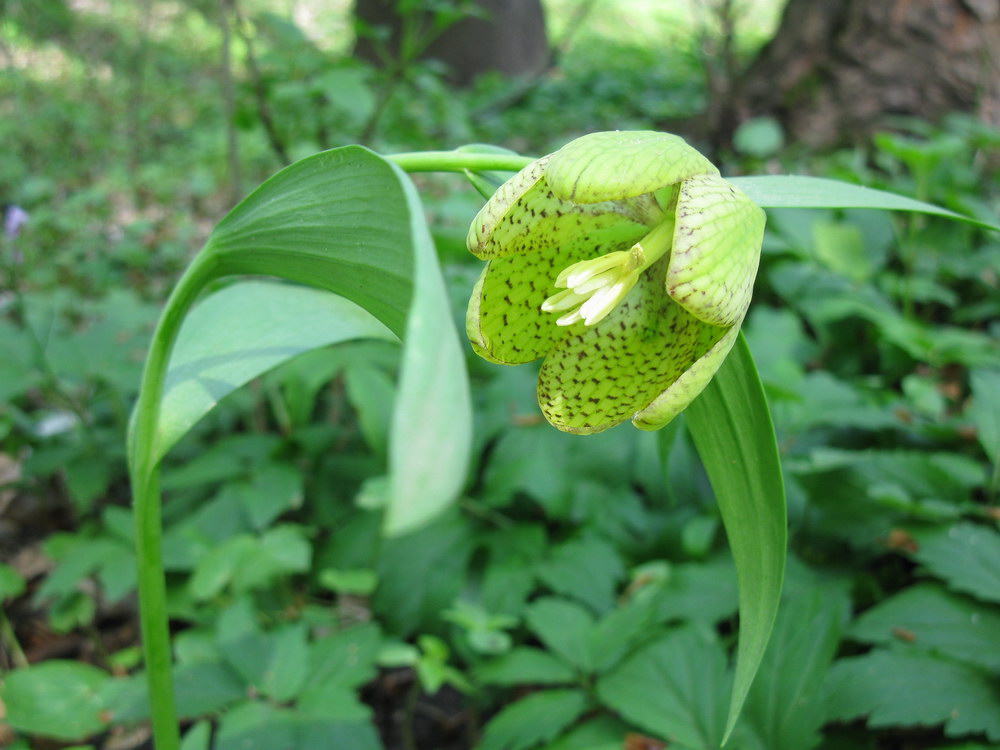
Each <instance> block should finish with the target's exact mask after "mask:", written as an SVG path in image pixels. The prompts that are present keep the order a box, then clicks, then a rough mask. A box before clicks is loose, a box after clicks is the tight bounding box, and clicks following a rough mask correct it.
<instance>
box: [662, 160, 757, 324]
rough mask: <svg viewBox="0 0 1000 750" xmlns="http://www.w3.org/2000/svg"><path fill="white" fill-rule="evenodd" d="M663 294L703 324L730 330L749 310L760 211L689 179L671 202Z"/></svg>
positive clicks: (714, 185)
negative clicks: (671, 235)
mask: <svg viewBox="0 0 1000 750" xmlns="http://www.w3.org/2000/svg"><path fill="white" fill-rule="evenodd" d="M676 216H677V223H676V229H675V230H674V246H673V250H671V253H670V264H669V265H668V266H667V282H666V283H667V293H668V294H669V295H670V296H671V297H673V298H674V299H675V300H677V302H678V303H679V304H681V305H683V306H684V307H685V308H687V310H688V311H690V312H691V313H692V314H693V315H695V316H696V317H697V318H699V319H700V320H703V321H705V322H706V323H711V324H712V325H717V326H727V327H728V326H732V325H734V324H735V323H736V322H737V321H739V320H742V319H743V316H744V315H745V314H746V311H747V306H748V305H749V304H750V296H751V294H752V293H753V281H754V277H755V276H756V275H757V264H758V263H759V261H760V245H761V241H762V239H763V236H764V221H765V218H766V217H765V214H764V211H763V210H762V209H761V208H760V207H759V206H757V204H756V203H754V202H753V201H751V200H750V199H749V198H748V197H747V196H746V195H745V194H744V193H743V191H742V190H740V189H739V188H737V187H736V186H735V185H733V184H732V183H730V182H727V181H726V180H724V179H722V178H721V177H716V176H714V175H702V176H698V177H692V178H691V179H689V180H686V181H685V182H683V183H682V184H681V186H680V193H679V194H678V197H677V214H676Z"/></svg>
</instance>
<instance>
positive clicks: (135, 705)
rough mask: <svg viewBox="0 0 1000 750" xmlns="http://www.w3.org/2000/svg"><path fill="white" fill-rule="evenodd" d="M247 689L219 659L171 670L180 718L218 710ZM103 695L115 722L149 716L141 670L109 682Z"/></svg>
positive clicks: (143, 676)
mask: <svg viewBox="0 0 1000 750" xmlns="http://www.w3.org/2000/svg"><path fill="white" fill-rule="evenodd" d="M246 691H247V686H246V683H244V682H243V681H242V680H241V679H240V677H239V675H238V674H236V672H234V671H233V670H232V669H231V668H230V667H229V665H228V664H224V663H223V662H220V661H215V662H200V663H196V664H184V665H181V666H179V667H178V668H177V669H176V670H175V672H174V696H175V700H176V701H177V715H178V716H179V717H181V718H195V717H198V716H205V715H207V714H212V713H215V712H217V711H220V710H222V709H223V708H225V707H226V706H229V705H231V704H233V703H235V702H237V701H238V700H240V699H241V698H243V697H245V696H246ZM104 698H105V701H106V703H107V705H108V710H109V712H110V715H111V717H112V719H113V720H114V721H116V722H135V721H140V720H142V719H146V718H149V689H148V686H147V684H146V676H145V675H144V674H143V673H141V672H140V673H137V674H135V675H132V676H130V677H127V678H125V679H119V680H113V681H112V682H110V683H108V685H107V686H106V690H105V691H104Z"/></svg>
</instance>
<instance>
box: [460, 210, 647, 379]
mask: <svg viewBox="0 0 1000 750" xmlns="http://www.w3.org/2000/svg"><path fill="white" fill-rule="evenodd" d="M645 231H646V230H645V229H644V228H642V227H637V228H635V229H633V230H631V231H630V232H623V233H622V234H621V235H620V236H619V238H618V239H619V242H618V243H617V244H613V245H611V244H594V238H593V237H590V236H589V235H585V236H583V237H581V238H579V239H578V240H577V242H575V243H569V244H567V245H566V246H563V247H558V248H554V247H550V248H546V249H545V250H541V251H538V252H534V253H528V254H524V255H509V256H504V257H502V258H493V259H492V260H490V261H489V262H488V263H487V265H486V268H485V269H484V270H483V274H482V276H481V277H480V279H479V283H477V284H476V288H475V289H474V290H473V292H472V297H471V299H470V300H469V309H468V313H467V315H466V319H465V328H466V333H467V334H468V336H469V340H470V341H471V342H472V345H473V347H474V348H475V350H476V352H478V353H479V354H480V355H481V356H483V357H485V358H486V359H489V360H491V361H493V362H497V363H500V364H509V365H515V364H523V363H525V362H533V361H534V360H536V359H539V358H540V357H544V356H545V355H546V354H548V352H549V351H550V350H551V349H552V347H553V346H555V344H556V343H557V342H558V341H559V340H560V339H562V338H564V337H565V336H566V335H567V334H568V330H567V329H566V328H561V327H559V326H557V325H556V320H557V319H558V317H559V316H558V315H554V314H552V313H547V312H542V310H541V306H542V303H543V302H544V301H545V299H546V298H547V297H549V296H551V295H552V294H555V293H556V292H557V291H559V290H558V289H557V288H556V287H555V285H554V283H553V282H554V281H555V279H556V277H557V276H558V275H559V272H560V271H562V270H563V269H564V268H565V267H566V266H569V265H572V264H573V263H575V262H577V261H579V260H587V259H589V258H594V257H598V256H601V255H604V254H605V253H609V252H611V251H613V250H617V249H620V248H623V247H630V246H631V245H632V243H633V242H635V241H636V240H638V239H639V238H640V237H641V236H642V233H643V232H645Z"/></svg>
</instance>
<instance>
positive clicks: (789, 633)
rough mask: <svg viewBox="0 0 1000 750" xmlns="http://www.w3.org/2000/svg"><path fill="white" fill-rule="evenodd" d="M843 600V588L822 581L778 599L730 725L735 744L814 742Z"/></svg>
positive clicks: (786, 748)
mask: <svg viewBox="0 0 1000 750" xmlns="http://www.w3.org/2000/svg"><path fill="white" fill-rule="evenodd" d="M849 604H850V602H849V601H848V600H847V597H846V596H844V595H843V592H840V591H836V590H832V589H831V587H828V586H827V587H818V588H813V589H812V590H803V591H801V592H797V595H796V596H789V597H788V598H787V599H786V600H785V601H784V602H783V604H782V608H781V612H780V613H779V614H778V620H777V622H776V623H775V627H774V636H773V638H772V639H771V645H770V647H769V648H768V650H767V653H766V654H765V655H764V660H763V662H761V666H760V671H759V672H758V673H757V679H756V681H755V682H754V684H753V687H751V688H750V693H749V695H748V696H747V702H746V707H745V709H744V711H743V716H742V717H741V720H740V723H739V724H738V725H737V728H736V734H737V735H738V736H739V738H740V740H742V742H738V743H736V744H737V746H739V747H740V748H746V749H747V750H750V749H751V748H753V749H756V750H809V748H812V747H815V746H816V745H818V744H819V742H820V739H821V735H820V732H819V730H820V727H822V726H823V724H824V722H825V721H826V715H825V712H824V706H823V702H822V699H823V690H822V688H823V683H824V680H825V678H826V676H827V673H828V671H829V668H830V664H831V663H832V662H833V657H834V654H835V653H836V651H837V645H838V644H839V642H840V631H841V624H842V623H843V621H844V620H845V619H846V617H847V613H848V611H849ZM744 743H745V744H744Z"/></svg>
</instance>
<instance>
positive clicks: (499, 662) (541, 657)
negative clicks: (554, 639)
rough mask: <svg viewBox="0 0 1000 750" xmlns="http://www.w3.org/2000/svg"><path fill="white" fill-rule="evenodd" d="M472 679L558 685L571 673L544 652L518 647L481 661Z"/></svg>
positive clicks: (499, 682)
mask: <svg viewBox="0 0 1000 750" xmlns="http://www.w3.org/2000/svg"><path fill="white" fill-rule="evenodd" d="M476 679H478V680H479V681H480V682H484V683H486V684H488V685H562V684H565V683H568V682H572V681H573V680H574V679H575V675H574V673H573V670H572V669H570V668H569V667H568V666H566V664H565V662H563V661H560V660H559V659H557V658H556V657H554V656H552V655H551V654H550V653H548V652H547V651H542V650H541V649H539V648H532V647H530V646H522V647H520V648H515V649H513V650H511V651H509V652H507V653H506V654H503V655H502V656H499V657H497V658H496V659H491V660H490V661H488V662H486V663H484V664H481V665H480V666H479V667H477V668H476Z"/></svg>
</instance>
